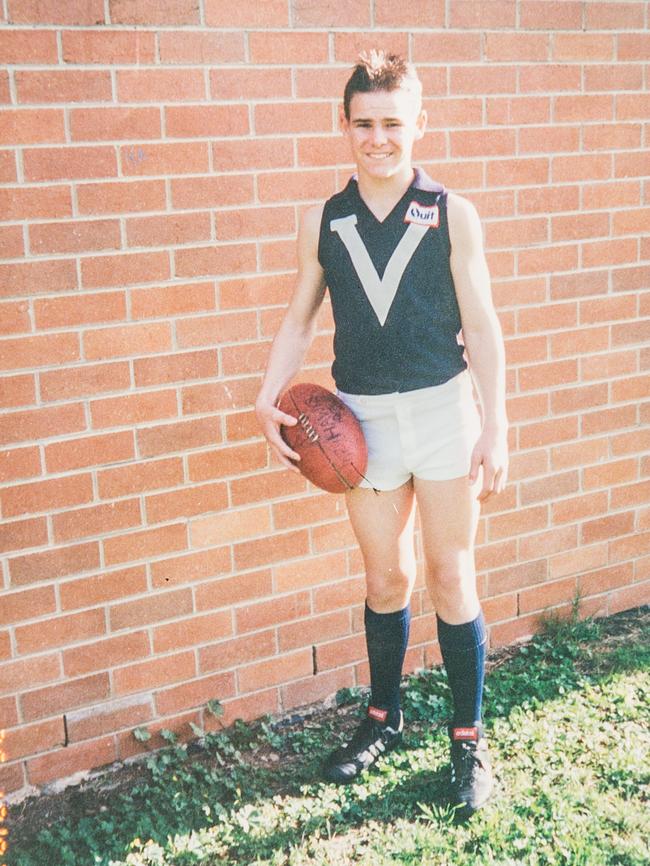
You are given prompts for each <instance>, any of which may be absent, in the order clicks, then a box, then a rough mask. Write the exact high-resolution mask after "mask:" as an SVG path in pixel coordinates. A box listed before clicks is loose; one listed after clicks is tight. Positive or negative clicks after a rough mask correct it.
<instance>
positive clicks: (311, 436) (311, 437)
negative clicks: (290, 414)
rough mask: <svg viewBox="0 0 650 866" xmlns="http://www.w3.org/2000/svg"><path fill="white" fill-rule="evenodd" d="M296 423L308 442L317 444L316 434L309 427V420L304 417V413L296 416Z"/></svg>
mask: <svg viewBox="0 0 650 866" xmlns="http://www.w3.org/2000/svg"><path fill="white" fill-rule="evenodd" d="M298 421H299V423H300V426H301V427H302V429H303V430H304V431H305V433H306V434H307V438H308V439H309V441H310V442H318V433H317V432H316V431H315V430H314V428H313V427H312V426H311V423H310V421H309V418H308V417H307V416H306V415H305V413H304V412H301V413H300V415H298Z"/></svg>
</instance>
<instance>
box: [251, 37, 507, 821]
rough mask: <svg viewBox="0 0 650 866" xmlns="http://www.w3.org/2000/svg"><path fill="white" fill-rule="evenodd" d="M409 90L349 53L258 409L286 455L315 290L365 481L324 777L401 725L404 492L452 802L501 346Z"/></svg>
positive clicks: (475, 690) (469, 687)
mask: <svg viewBox="0 0 650 866" xmlns="http://www.w3.org/2000/svg"><path fill="white" fill-rule="evenodd" d="M421 91H422V87H421V83H420V81H419V79H418V77H417V74H416V72H415V70H414V69H413V67H411V66H410V64H407V63H406V62H405V61H404V60H403V59H402V58H400V57H398V56H396V55H388V56H386V55H384V54H383V53H382V52H372V53H371V54H370V56H367V57H366V56H362V57H361V60H360V62H359V63H358V64H357V66H356V67H355V68H354V71H353V73H352V76H351V78H350V79H349V81H348V83H347V85H346V88H345V93H344V102H343V106H342V109H341V118H340V120H341V127H342V129H343V133H344V135H345V136H346V137H347V139H348V141H349V144H350V147H351V150H352V155H353V158H354V161H355V163H356V169H357V170H356V174H355V176H354V177H352V178H351V179H350V181H349V182H348V184H347V186H346V187H345V188H344V189H343V190H342V191H341V192H339V193H337V194H336V195H334V196H333V197H332V198H330V199H329V200H328V201H327V202H325V203H324V204H323V205H320V206H317V207H312V208H309V209H308V210H307V211H306V212H305V213H304V216H303V218H302V221H301V225H300V229H299V234H298V257H299V268H298V279H297V286H296V289H295V294H294V296H293V299H292V301H291V303H290V305H289V308H288V311H287V313H286V316H285V318H284V320H283V322H282V324H281V326H280V328H279V331H278V333H277V335H276V338H275V340H274V343H273V346H272V349H271V353H270V356H269V361H268V366H267V370H266V375H265V378H264V382H263V385H262V387H261V390H260V393H259V395H258V399H257V403H256V411H257V417H258V419H259V423H260V425H261V427H262V430H263V431H264V434H265V436H266V438H267V440H268V441H269V443H270V445H271V447H272V448H273V450H274V452H275V454H276V455H277V457H278V459H279V460H280V461H281V462H282V463H283V464H284V465H285V466H287V467H288V468H292V469H294V471H295V467H294V466H292V464H291V462H290V460H296V459H298V455H297V454H295V453H294V452H293V451H292V450H291V449H290V448H289V447H288V446H287V445H286V444H285V443H284V441H283V440H282V438H281V436H280V432H279V428H280V425H281V424H293V423H295V421H294V419H293V418H291V417H290V416H287V415H285V414H284V413H282V412H281V411H280V410H279V409H277V408H276V403H277V401H278V398H279V395H280V394H281V392H282V391H283V389H284V388H285V387H286V386H287V384H288V383H289V381H290V380H291V379H292V377H293V376H294V375H295V374H296V373H297V372H298V370H299V369H300V366H301V363H302V361H303V358H304V356H305V353H306V351H307V349H308V347H309V345H310V343H311V340H312V338H313V335H314V328H315V322H316V315H317V312H318V308H319V306H320V304H321V301H322V300H323V296H324V293H325V290H326V288H328V289H329V292H330V296H331V300H332V309H333V315H334V322H335V336H334V355H335V360H334V364H333V367H332V373H333V377H334V380H335V382H336V386H337V393H338V394H339V396H340V397H341V399H343V400H344V401H345V402H346V403H347V404H348V406H350V408H351V409H352V410H353V411H354V413H355V414H356V415H357V417H358V418H359V420H360V422H361V425H362V427H363V429H364V433H365V436H366V440H367V443H368V451H369V461H368V468H367V471H366V476H367V481H364V482H363V483H362V485H361V486H360V487H358V488H357V489H355V490H353V491H350V492H349V493H348V494H346V502H347V508H348V514H349V518H350V521H351V523H352V527H353V530H354V533H355V535H356V538H357V540H358V543H359V546H360V549H361V553H362V555H363V560H364V565H365V572H366V588H367V594H366V606H365V630H366V642H367V648H368V659H369V665H370V678H371V701H370V705H369V707H368V709H367V716H366V718H365V719H364V720H363V722H362V723H361V725H360V727H359V729H358V730H357V731H356V732H355V734H354V735H353V737H352V739H351V741H350V742H349V743H348V744H347V745H346V746H345V747H344V748H342V749H339V750H337V751H336V752H334V753H333V754H332V755H331V756H330V757H329V759H328V760H327V762H326V765H325V776H326V778H327V779H329V780H330V781H336V782H348V781H352V780H353V779H355V778H357V776H358V775H359V774H360V773H361V772H362V771H364V770H365V769H367V768H368V767H369V766H370V765H371V764H372V763H374V761H375V760H376V759H377V758H378V757H379V756H380V755H381V754H383V753H384V752H387V751H389V750H390V749H391V748H394V746H395V745H397V743H398V742H399V740H400V738H401V732H402V727H403V717H402V711H401V709H400V692H399V686H400V677H401V673H402V665H403V660H404V655H405V652H406V647H407V642H408V635H409V620H410V609H409V599H410V596H411V592H412V589H413V584H414V581H415V576H416V563H415V554H414V544H413V527H414V518H415V504H416V502H417V505H418V508H419V512H420V519H421V527H422V530H421V531H422V543H423V549H424V556H425V562H426V581H427V587H428V590H429V593H430V595H431V598H432V601H433V604H434V606H435V610H436V616H437V626H438V640H439V644H440V648H441V653H442V657H443V661H444V665H445V669H446V671H447V676H448V680H449V684H450V688H451V692H452V696H453V705H454V715H453V719H452V720H451V723H450V725H449V735H450V741H451V743H450V745H451V762H452V775H451V781H452V792H453V795H452V800H453V803H454V804H455V805H456V806H458V807H459V808H460V809H461V810H463V811H465V812H468V813H471V812H473V811H474V810H475V809H477V808H479V807H480V806H482V805H483V804H484V803H485V802H486V800H487V799H488V797H489V796H490V793H491V791H492V772H491V768H490V761H489V757H488V750H487V743H486V740H485V735H484V730H483V726H482V723H481V700H482V692H483V680H484V664H485V655H486V631H485V623H484V619H483V614H482V611H481V605H480V602H479V599H478V594H477V589H476V573H475V566H474V538H475V534H476V528H477V522H478V517H479V510H480V505H481V503H482V502H485V501H486V500H487V499H488V498H490V497H491V496H493V495H494V494H496V493H499V492H500V491H501V490H503V488H504V486H505V483H506V473H507V420H506V411H505V374H504V352H503V340H502V336H501V329H500V327H499V322H498V319H497V316H496V314H495V311H494V307H493V304H492V299H491V292H490V279H489V274H488V269H487V265H486V261H485V255H484V252H483V242H482V235H481V227H480V223H479V219H478V215H477V213H476V211H475V209H474V207H473V206H472V205H471V204H470V203H469V202H468V201H466V200H465V199H463V198H461V197H460V196H458V195H456V194H454V193H451V192H447V190H446V189H445V188H444V187H443V186H442V185H441V184H439V183H436V182H434V181H432V180H431V179H430V178H429V177H428V176H427V175H426V174H425V173H424V172H423V171H421V170H419V169H414V167H413V164H412V161H411V160H412V149H413V144H414V142H415V141H416V140H417V139H420V138H422V136H423V135H424V131H425V128H426V122H427V115H426V112H425V111H424V110H423V109H422V99H421ZM461 330H462V340H463V345H461V344H460V342H459V340H458V336H459V333H460V332H461ZM465 356H466V357H467V359H468V361H469V367H470V369H471V373H472V378H473V381H474V384H475V385H476V390H477V392H478V395H479V398H480V402H481V412H480V415H479V413H478V411H477V409H476V405H475V402H474V399H473V394H472V378H470V374H469V372H468V369H467V366H468V365H467V363H466V360H465Z"/></svg>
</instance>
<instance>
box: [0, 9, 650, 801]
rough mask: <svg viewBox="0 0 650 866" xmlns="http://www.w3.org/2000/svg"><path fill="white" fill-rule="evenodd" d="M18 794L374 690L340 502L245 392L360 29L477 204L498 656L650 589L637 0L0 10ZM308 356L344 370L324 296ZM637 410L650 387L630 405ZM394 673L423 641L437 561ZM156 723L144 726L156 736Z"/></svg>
mask: <svg viewBox="0 0 650 866" xmlns="http://www.w3.org/2000/svg"><path fill="white" fill-rule="evenodd" d="M0 15H1V16H2V19H3V20H2V24H1V25H0V55H1V56H2V57H3V58H4V61H5V66H4V68H3V69H2V71H0V102H2V112H1V113H2V116H1V121H0V179H1V181H2V182H3V183H4V185H3V186H2V188H1V189H0V218H1V219H2V224H1V226H0V243H1V246H2V253H3V262H2V264H1V265H0V291H1V294H2V300H1V303H0V320H1V321H2V332H3V338H2V340H1V341H0V353H1V359H2V364H3V367H4V368H5V369H6V371H7V372H6V377H5V378H4V380H3V382H2V390H1V403H2V407H1V414H0V437H1V441H0V447H1V448H2V451H1V453H0V473H1V477H0V480H1V481H2V484H3V486H2V490H1V492H0V508H1V516H2V526H1V527H0V550H1V552H2V554H3V555H4V557H5V559H4V564H3V570H2V574H1V578H2V588H3V595H2V598H1V608H0V660H1V664H0V686H1V689H2V691H1V692H0V727H2V728H5V729H6V731H7V734H6V740H5V743H4V749H5V751H6V758H7V760H6V762H5V764H4V768H3V770H2V775H1V776H0V786H1V787H2V788H3V789H4V790H7V791H10V790H16V789H20V788H21V787H23V786H24V785H27V784H31V785H41V784H42V783H46V782H48V781H50V780H52V779H55V778H59V777H64V776H68V775H70V774H71V773H74V772H76V771H78V770H82V769H85V768H88V767H92V766H97V765H100V764H102V763H105V762H110V761H113V760H114V759H116V758H124V757H127V756H129V755H133V754H134V753H136V752H138V750H139V749H140V748H141V747H140V746H139V745H138V743H137V742H136V741H135V739H134V738H133V736H132V735H131V733H130V732H131V730H132V728H133V727H134V726H136V725H139V724H142V725H149V726H151V727H152V728H155V727H160V726H167V727H171V728H176V729H178V730H180V731H182V732H183V734H184V735H185V734H189V727H188V724H187V723H188V722H189V721H194V722H196V723H199V724H203V723H205V724H208V725H210V724H213V723H212V722H211V720H210V717H209V716H208V717H207V719H206V717H205V715H204V709H203V708H204V705H205V703H206V701H208V700H209V699H211V698H218V699H220V700H221V701H222V702H223V704H224V705H225V707H226V719H227V720H231V719H233V718H234V717H235V716H238V715H240V716H243V717H252V716H256V715H259V714H261V713H263V712H265V711H275V710H279V709H282V708H287V707H290V706H295V705H297V704H300V703H303V702H306V701H309V700H312V699H318V698H321V697H324V696H325V695H327V694H330V693H332V692H333V691H334V690H336V689H338V688H340V687H342V686H350V685H352V684H354V683H356V682H365V679H366V672H365V668H364V665H363V656H364V641H363V636H362V632H361V605H362V601H363V597H364V591H363V579H362V566H361V562H360V558H359V554H358V552H357V550H356V548H355V545H354V542H353V538H352V535H351V532H350V529H349V527H348V524H347V522H346V517H345V509H344V502H343V499H342V498H341V497H336V496H332V495H324V494H321V493H319V492H317V491H316V490H315V489H313V488H311V487H308V485H307V484H306V483H305V482H303V481H302V480H301V479H300V478H296V477H294V476H292V475H290V474H288V473H286V472H285V471H282V470H280V469H278V468H277V466H274V465H272V464H270V463H269V459H268V455H267V449H266V447H265V444H264V442H263V441H262V440H261V439H260V436H259V433H258V430H257V428H256V426H255V421H254V418H253V413H252V403H253V399H254V395H255V393H256V391H257V388H258V386H259V384H260V378H261V373H262V369H263V366H264V362H265V358H266V355H267V352H268V349H269V345H270V340H271V337H272V335H273V333H274V332H275V329H276V328H277V325H278V322H279V320H280V317H281V315H282V312H283V308H284V306H285V304H286V302H287V299H288V297H289V294H290V291H291V285H292V270H293V267H294V234H295V228H296V223H297V218H298V212H299V211H300V209H301V207H303V206H304V204H305V203H306V202H307V201H312V200H317V199H320V198H323V197H324V196H327V195H329V194H330V193H332V192H333V191H334V190H335V189H336V188H337V187H339V186H340V185H341V184H342V183H343V182H344V181H345V179H346V177H347V175H348V173H349V166H347V165H346V161H347V159H348V157H347V153H346V150H345V147H344V146H343V142H342V140H341V138H340V136H339V134H338V131H337V119H336V118H337V101H338V98H339V95H340V92H341V88H342V85H343V82H344V80H345V78H346V74H347V72H348V69H349V65H350V64H351V63H352V62H353V60H354V59H355V57H356V54H357V52H358V51H359V49H361V48H363V47H371V46H386V47H390V48H394V49H397V50H398V51H401V52H404V53H407V54H408V55H409V56H410V57H411V58H412V59H413V60H414V61H415V62H416V63H417V64H418V66H419V68H420V72H421V74H422V78H423V80H424V83H425V94H426V107H427V108H428V110H429V116H430V131H429V133H428V135H427V137H426V139H425V141H424V142H421V143H420V146H419V152H418V161H419V162H420V164H422V165H424V166H425V167H426V168H427V170H428V171H429V172H430V173H431V174H432V175H433V176H435V177H436V178H439V179H441V180H443V181H445V182H446V183H447V185H448V186H450V187H452V188H454V189H456V190H459V191H461V192H463V193H465V194H466V195H467V196H469V197H470V198H471V199H472V200H473V201H474V202H475V203H476V204H477V205H478V207H479V209H480V212H481V214H482V216H483V218H484V223H485V233H486V239H487V247H488V251H489V259H490V265H491V270H492V274H493V278H494V293H495V298H496V302H497V305H498V308H499V312H500V316H501V320H502V322H503V327H504V331H505V335H506V339H507V351H508V358H509V375H508V387H509V393H510V399H509V410H510V416H511V419H512V436H511V442H512V450H513V459H512V483H511V484H510V486H509V489H508V491H507V492H506V493H505V494H504V495H503V496H502V497H501V498H500V499H499V501H498V502H495V503H494V504H493V505H491V506H490V508H489V509H488V510H487V511H486V514H485V517H484V519H483V521H482V524H481V528H480V539H479V540H480V546H479V549H478V561H479V566H480V576H479V582H480V590H481V594H482V596H483V598H484V600H485V610H486V614H487V618H488V621H489V624H490V640H491V645H492V646H498V645H500V644H503V643H507V642H508V641H511V640H513V639H516V638H518V637H520V636H523V635H525V634H529V633H530V632H531V631H532V630H534V628H535V627H536V621H537V617H538V615H539V613H540V612H541V611H542V610H543V609H545V608H547V607H549V606H550V607H555V608H559V609H561V610H565V609H567V607H568V606H569V605H570V602H571V599H572V598H573V597H574V595H575V593H576V591H577V590H579V591H580V592H581V593H582V595H583V596H584V606H583V610H584V612H585V613H598V614H605V613H612V612H614V611H617V610H621V609H625V608H629V607H632V606H635V605H637V604H640V603H642V602H645V601H647V600H648V598H649V597H650V590H649V585H648V579H649V577H650V574H649V571H650V556H649V555H648V554H649V551H650V508H649V507H648V502H649V501H650V497H649V493H650V458H649V457H648V451H649V449H650V425H648V421H649V419H650V411H649V404H648V402H647V399H648V391H649V388H648V385H649V381H650V377H649V376H648V372H647V370H648V365H649V361H650V350H649V349H648V346H647V340H648V335H649V333H650V331H649V328H648V321H649V314H650V296H649V294H648V291H647V289H648V283H649V277H650V266H649V261H650V218H649V214H650V209H649V208H648V203H649V202H648V198H649V186H648V180H647V175H648V173H649V169H650V163H649V161H648V151H647V148H648V145H649V144H650V125H649V124H648V117H649V116H650V94H649V93H648V91H647V87H648V82H649V78H650V68H649V67H648V65H647V60H648V57H649V56H650V31H648V26H649V25H650V20H649V19H650V13H649V9H648V4H647V3H645V2H640V0H639V2H620V3H608V2H572V0H563V2H534V0H530V2H528V0H519V2H515V0H490V2H467V0H448V2H443V0H403V2H397V3H396V2H395V0H348V2H345V3H340V4H339V3H332V2H325V0H322V2H318V0H291V2H289V0H263V2H260V0H169V2H165V3H160V2H155V0H138V2H136V0H68V2H65V3H60V2H56V0H4V2H0ZM321 325H322V327H321V333H320V334H319V336H318V337H317V339H316V342H315V344H314V347H313V350H312V351H311V353H310V355H309V358H308V361H307V369H306V370H305V372H304V374H303V375H304V378H307V379H317V380H318V381H321V382H324V383H327V382H328V381H329V379H328V375H329V374H328V365H329V360H330V352H331V323H330V319H329V317H328V311H327V309H325V310H324V312H323V316H322V320H321ZM644 400H645V401H646V402H645V403H644ZM413 604H414V611H415V614H416V617H415V620H414V625H413V639H412V645H411V649H410V653H409V658H408V663H409V667H410V668H414V667H416V666H418V665H422V664H424V663H427V662H431V661H432V660H436V659H437V658H438V655H437V644H436V643H435V640H434V639H435V631H434V617H433V615H432V612H431V609H430V606H429V604H428V602H427V599H426V597H425V594H424V591H423V589H422V585H421V584H419V586H418V589H417V591H416V593H415V597H414V601H413ZM155 742H158V740H155Z"/></svg>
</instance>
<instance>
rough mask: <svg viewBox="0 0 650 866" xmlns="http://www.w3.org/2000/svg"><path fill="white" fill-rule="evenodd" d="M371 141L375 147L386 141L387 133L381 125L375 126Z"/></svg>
mask: <svg viewBox="0 0 650 866" xmlns="http://www.w3.org/2000/svg"><path fill="white" fill-rule="evenodd" d="M371 140H372V143H373V144H374V145H380V144H383V143H384V142H385V141H386V131H385V130H384V128H383V126H381V124H377V126H373V128H372V132H371Z"/></svg>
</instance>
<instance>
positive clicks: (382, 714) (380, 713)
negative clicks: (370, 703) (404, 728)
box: [368, 707, 388, 724]
mask: <svg viewBox="0 0 650 866" xmlns="http://www.w3.org/2000/svg"><path fill="white" fill-rule="evenodd" d="M368 715H369V716H370V718H371V719H374V720H375V721H376V722H381V723H382V724H385V723H386V719H387V718H388V710H380V709H379V707H368Z"/></svg>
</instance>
